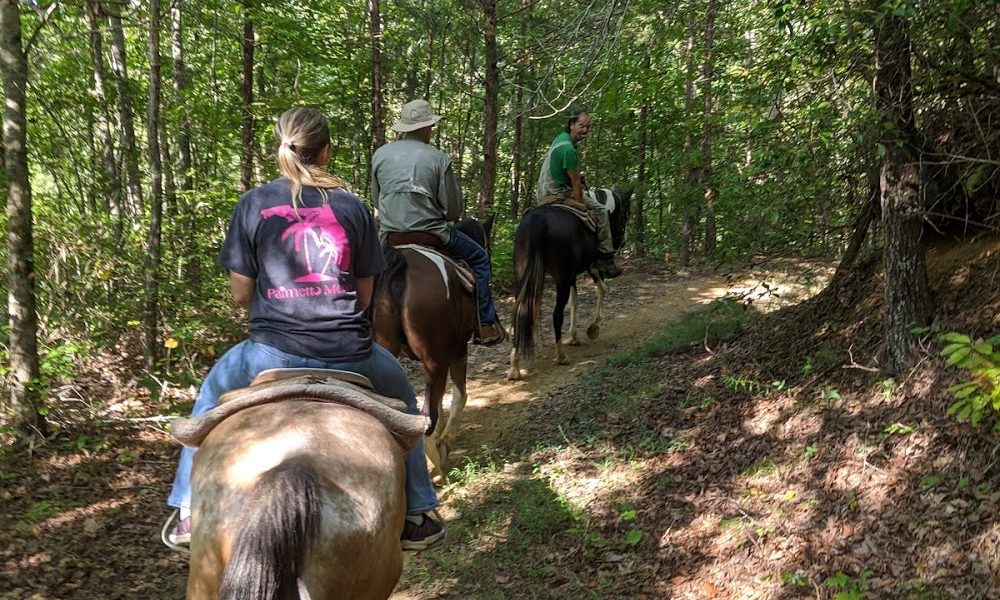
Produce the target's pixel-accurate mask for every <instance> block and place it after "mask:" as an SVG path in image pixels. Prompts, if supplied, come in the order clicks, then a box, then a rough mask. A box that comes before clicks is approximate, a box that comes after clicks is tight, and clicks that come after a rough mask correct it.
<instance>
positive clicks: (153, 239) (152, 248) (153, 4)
mask: <svg viewBox="0 0 1000 600" xmlns="http://www.w3.org/2000/svg"><path fill="white" fill-rule="evenodd" d="M159 129H160V0H149V104H148V106H147V111H146V135H147V137H148V138H149V180H150V187H151V193H150V198H151V200H150V207H149V240H148V242H147V245H146V265H145V269H144V276H145V277H144V288H145V297H146V302H145V310H144V311H143V352H142V354H143V358H144V359H145V361H146V368H147V369H149V370H150V371H152V370H153V368H154V367H155V366H156V360H157V358H159V354H160V346H159V344H158V343H157V337H158V336H157V331H158V323H159V291H158V286H159V279H160V256H161V247H160V234H161V227H160V223H161V218H162V216H163V190H162V184H163V177H162V172H161V168H162V165H161V164H160V131H159Z"/></svg>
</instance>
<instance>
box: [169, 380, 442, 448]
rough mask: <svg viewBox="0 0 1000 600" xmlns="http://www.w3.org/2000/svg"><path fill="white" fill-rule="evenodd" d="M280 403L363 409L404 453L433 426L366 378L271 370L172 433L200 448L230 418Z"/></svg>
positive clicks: (175, 424) (178, 423) (177, 424)
mask: <svg viewBox="0 0 1000 600" xmlns="http://www.w3.org/2000/svg"><path fill="white" fill-rule="evenodd" d="M282 371H287V372H282ZM345 379H347V380H345ZM281 400H314V401H316V402H333V403H336V404H343V405H345V406H351V407H353V408H356V409H358V410H361V411H364V412H366V413H368V414H369V415H371V416H373V417H375V418H376V419H378V420H379V421H380V422H381V423H382V424H383V425H384V426H385V427H386V429H388V430H389V432H390V433H391V434H392V436H393V437H394V438H395V439H396V441H397V442H398V443H399V445H400V446H401V447H402V448H403V450H405V451H409V450H411V449H412V448H413V447H414V446H415V445H416V444H417V442H418V441H419V440H420V438H421V436H423V435H424V433H425V432H426V431H427V428H428V427H430V418H429V417H426V416H424V415H411V414H409V413H407V412H406V404H405V403H404V402H402V401H401V400H397V399H395V398H388V397H386V396H382V395H379V394H376V393H375V392H374V391H372V390H371V383H370V382H369V381H368V379H367V378H365V377H363V376H361V375H357V374H356V373H348V372H345V371H332V370H324V369H270V370H268V371H264V372H263V373H261V374H260V375H258V376H257V378H256V379H255V380H254V381H253V383H251V384H250V387H245V388H241V389H238V390H233V391H231V392H227V393H225V394H223V395H222V396H221V397H220V398H219V405H218V406H217V407H215V408H213V409H212V410H210V411H208V412H206V413H204V414H202V415H199V416H197V417H187V418H178V419H173V420H172V421H171V425H170V434H171V435H172V436H173V437H174V439H176V440H177V441H179V442H180V443H182V444H184V445H185V446H189V447H191V448H197V447H198V446H199V445H201V443H202V441H204V439H205V437H206V436H207V435H208V434H209V433H210V432H211V431H212V430H213V429H214V428H215V427H216V425H218V424H219V423H221V422H222V421H223V420H225V419H226V418H227V417H229V416H231V415H234V414H236V413H238V412H239V411H241V410H243V409H245V408H250V407H253V406H260V405H262V404H269V403H271V402H278V401H281Z"/></svg>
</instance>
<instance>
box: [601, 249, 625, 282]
mask: <svg viewBox="0 0 1000 600" xmlns="http://www.w3.org/2000/svg"><path fill="white" fill-rule="evenodd" d="M594 268H595V269H597V272H598V274H600V276H601V278H602V279H612V278H615V277H618V276H619V275H621V274H622V268H621V267H620V266H618V263H617V262H615V255H614V254H598V255H597V259H596V260H594Z"/></svg>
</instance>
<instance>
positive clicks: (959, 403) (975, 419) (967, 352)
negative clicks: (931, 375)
mask: <svg viewBox="0 0 1000 600" xmlns="http://www.w3.org/2000/svg"><path fill="white" fill-rule="evenodd" d="M938 339H940V340H941V341H942V342H944V343H945V344H946V345H945V347H944V349H943V350H941V356H944V357H946V358H947V359H948V360H947V363H946V364H947V365H948V366H950V367H957V368H959V369H961V370H962V371H963V372H964V373H965V376H966V377H967V379H966V380H965V381H962V382H960V383H957V384H955V385H953V386H951V387H949V388H948V391H949V392H951V393H952V395H953V396H954V398H955V402H954V403H953V404H952V405H951V406H949V407H948V415H950V416H953V417H955V419H957V420H958V421H960V422H964V421H969V422H971V423H972V424H973V425H978V424H979V422H980V421H981V420H982V418H983V416H984V414H985V413H986V411H989V414H991V415H993V416H994V417H995V416H996V413H997V412H1000V352H994V348H995V347H996V346H997V345H998V344H1000V336H993V337H991V338H989V339H987V340H982V339H977V340H973V339H972V338H970V337H969V336H967V335H963V334H960V333H944V334H941V335H940V336H938Z"/></svg>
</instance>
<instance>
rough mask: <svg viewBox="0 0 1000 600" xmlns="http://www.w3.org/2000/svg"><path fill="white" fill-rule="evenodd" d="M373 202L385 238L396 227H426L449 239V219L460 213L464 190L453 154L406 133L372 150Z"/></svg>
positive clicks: (417, 228)
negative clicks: (458, 177) (452, 164)
mask: <svg viewBox="0 0 1000 600" xmlns="http://www.w3.org/2000/svg"><path fill="white" fill-rule="evenodd" d="M372 202H373V203H374V204H375V207H376V208H377V209H378V219H379V236H380V237H382V239H383V240H384V239H385V236H386V234H388V233H390V232H394V231H425V232H427V233H432V234H434V235H436V236H438V237H439V238H441V241H443V242H447V241H448V239H449V237H450V236H451V232H450V230H449V227H450V222H453V221H457V220H458V219H459V217H461V216H462V192H461V190H460V189H459V187H458V180H457V179H456V178H455V175H454V173H453V172H452V170H451V159H450V158H448V157H447V156H445V154H444V153H443V152H441V151H440V150H438V149H437V148H435V147H434V146H431V145H430V144H425V143H424V142H422V141H420V140H418V139H415V138H414V137H408V136H404V137H403V138H402V139H399V140H396V141H394V142H390V143H388V144H386V145H384V146H382V147H381V148H379V149H378V150H376V151H375V155H374V156H372Z"/></svg>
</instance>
